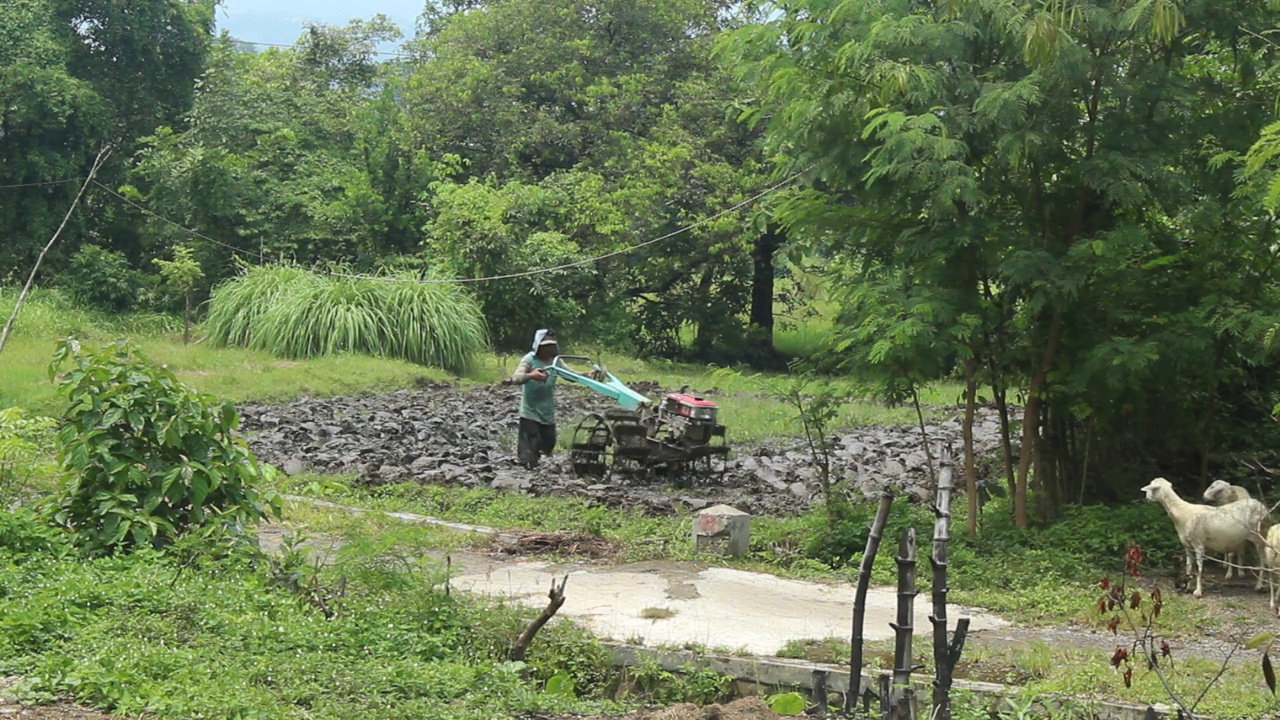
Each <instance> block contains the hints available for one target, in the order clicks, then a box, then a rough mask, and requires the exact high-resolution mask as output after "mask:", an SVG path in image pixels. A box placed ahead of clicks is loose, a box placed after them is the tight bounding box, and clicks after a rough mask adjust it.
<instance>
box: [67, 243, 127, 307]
mask: <svg viewBox="0 0 1280 720" xmlns="http://www.w3.org/2000/svg"><path fill="white" fill-rule="evenodd" d="M60 280H61V281H62V283H63V284H64V285H65V286H66V288H67V290H68V291H69V292H70V293H71V296H72V297H74V298H75V299H76V301H77V302H80V303H83V304H85V305H88V306H89V307H91V308H93V309H96V310H104V311H107V312H116V313H118V312H121V311H124V310H128V309H131V308H132V307H133V306H134V304H135V303H136V302H137V300H138V284H139V276H138V273H137V272H136V271H135V270H133V268H131V267H129V260H128V258H126V257H125V255H124V253H121V252H115V251H112V250H107V249H104V248H102V247H99V246H97V245H91V244H86V245H81V246H80V249H79V250H78V251H77V252H76V254H75V256H74V257H72V258H71V265H70V266H69V267H68V268H67V269H66V270H65V271H64V272H63V273H62V274H61V276H60Z"/></svg>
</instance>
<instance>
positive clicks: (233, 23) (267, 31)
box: [217, 0, 424, 50]
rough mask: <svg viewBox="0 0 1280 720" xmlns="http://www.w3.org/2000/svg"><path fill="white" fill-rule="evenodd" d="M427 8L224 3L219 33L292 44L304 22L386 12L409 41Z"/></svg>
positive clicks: (360, 1)
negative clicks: (423, 11) (223, 32)
mask: <svg viewBox="0 0 1280 720" xmlns="http://www.w3.org/2000/svg"><path fill="white" fill-rule="evenodd" d="M423 6H424V2H423V0H372V1H366V0H307V2H298V0H223V2H222V3H221V4H219V6H218V16H217V22H218V32H222V30H224V29H225V30H226V31H227V32H229V33H231V36H232V37H234V38H236V39H237V40H245V41H251V42H263V43H279V44H282V45H291V44H293V43H295V42H297V41H298V37H299V36H300V35H301V34H302V28H303V24H304V23H307V22H313V23H324V24H327V25H346V24H347V21H348V20H351V19H352V18H370V17H373V16H374V15H377V14H378V13H382V14H383V15H386V16H387V17H389V18H391V20H392V21H393V22H395V24H396V25H398V26H399V27H400V32H402V33H404V35H405V37H406V38H407V37H412V36H413V29H414V24H415V23H416V22H417V19H418V15H419V14H420V13H421V12H422V8H423ZM382 49H383V50H388V49H393V48H382Z"/></svg>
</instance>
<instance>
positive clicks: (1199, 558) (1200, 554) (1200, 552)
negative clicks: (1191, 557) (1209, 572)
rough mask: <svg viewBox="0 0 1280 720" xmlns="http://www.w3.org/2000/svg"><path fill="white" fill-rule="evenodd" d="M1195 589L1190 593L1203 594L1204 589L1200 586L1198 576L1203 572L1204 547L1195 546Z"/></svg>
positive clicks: (1198, 595)
mask: <svg viewBox="0 0 1280 720" xmlns="http://www.w3.org/2000/svg"><path fill="white" fill-rule="evenodd" d="M1195 553H1196V591H1195V592H1194V593H1192V594H1193V595H1194V596H1195V597H1200V596H1201V595H1203V594H1204V589H1203V588H1201V587H1200V576H1201V575H1203V574H1204V548H1196V549H1195Z"/></svg>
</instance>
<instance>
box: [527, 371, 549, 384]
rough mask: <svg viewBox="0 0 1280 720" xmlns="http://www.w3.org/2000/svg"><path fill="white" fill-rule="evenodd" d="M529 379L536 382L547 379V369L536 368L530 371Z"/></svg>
mask: <svg viewBox="0 0 1280 720" xmlns="http://www.w3.org/2000/svg"><path fill="white" fill-rule="evenodd" d="M529 379H530V380H534V381H536V382H542V381H544V380H546V379H547V371H546V370H543V369H542V368H534V369H533V370H530V371H529Z"/></svg>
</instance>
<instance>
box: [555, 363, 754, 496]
mask: <svg viewBox="0 0 1280 720" xmlns="http://www.w3.org/2000/svg"><path fill="white" fill-rule="evenodd" d="M566 360H580V361H585V362H588V363H591V366H592V370H591V372H590V373H587V374H584V373H579V372H576V371H574V370H573V369H571V368H570V367H569V366H568V365H567V364H566V362H565V361H566ZM548 371H549V372H551V373H554V374H555V375H556V376H558V377H561V378H564V379H565V380H567V381H569V382H572V383H576V384H579V385H584V386H586V387H589V388H591V389H592V390H595V391H596V392H598V393H600V394H602V395H605V396H608V397H611V398H613V399H614V400H616V401H617V402H618V404H619V405H620V406H621V407H620V408H616V409H612V410H606V411H604V412H603V413H590V414H588V415H587V416H586V417H584V418H583V419H582V421H581V422H579V423H578V426H577V428H575V429H574V432H573V444H572V446H571V448H570V459H571V460H572V462H573V473H574V475H577V476H578V477H590V478H605V477H608V476H609V475H611V474H613V473H627V474H633V475H639V476H642V477H648V476H661V477H667V478H670V479H672V480H675V481H679V482H688V481H692V480H693V479H694V478H695V477H698V476H704V477H706V476H712V477H719V476H720V475H723V474H724V469H725V462H726V460H727V459H728V455H729V447H728V445H727V444H726V443H725V434H724V425H721V424H720V423H719V422H718V419H717V411H718V410H719V408H718V406H717V405H716V404H715V403H714V402H711V401H710V400H704V399H703V398H700V397H696V396H694V395H689V394H686V393H684V392H679V393H670V394H668V395H667V396H666V397H665V398H664V399H663V401H662V402H661V403H658V404H657V405H654V403H653V401H651V400H650V399H649V398H647V397H645V396H644V395H642V394H640V393H638V392H636V391H635V390H632V389H631V388H629V387H627V386H626V385H625V384H624V383H622V382H621V381H619V380H618V378H616V377H614V376H613V375H612V374H610V373H609V371H608V370H606V369H605V368H604V366H602V365H600V364H599V363H596V362H594V361H592V360H591V358H588V357H583V356H580V355H561V356H559V357H557V358H556V359H555V360H554V361H553V362H552V363H551V366H550V367H549V368H548Z"/></svg>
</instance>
